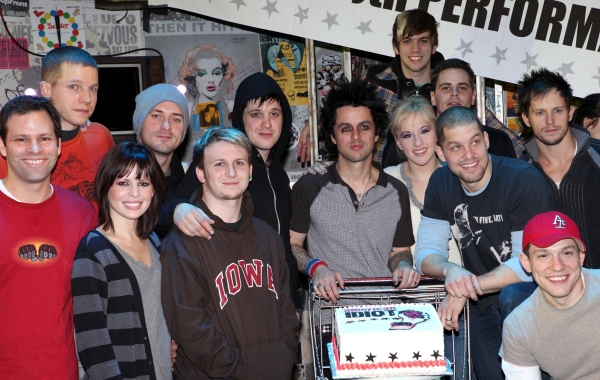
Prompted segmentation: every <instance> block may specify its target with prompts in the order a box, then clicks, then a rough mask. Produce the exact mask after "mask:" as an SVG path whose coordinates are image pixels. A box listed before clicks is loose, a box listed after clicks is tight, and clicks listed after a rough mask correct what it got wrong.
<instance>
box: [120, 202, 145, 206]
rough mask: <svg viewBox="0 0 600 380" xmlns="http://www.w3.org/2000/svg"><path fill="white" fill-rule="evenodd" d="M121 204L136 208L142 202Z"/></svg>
mask: <svg viewBox="0 0 600 380" xmlns="http://www.w3.org/2000/svg"><path fill="white" fill-rule="evenodd" d="M123 204H124V205H125V206H127V207H137V206H139V205H141V204H142V202H123Z"/></svg>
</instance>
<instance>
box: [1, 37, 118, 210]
mask: <svg viewBox="0 0 600 380" xmlns="http://www.w3.org/2000/svg"><path fill="white" fill-rule="evenodd" d="M40 95H42V96H43V97H45V98H48V99H50V101H51V102H52V105H54V107H56V109H57V110H58V113H59V115H60V122H61V129H62V136H61V139H62V153H61V154H60V157H59V158H58V163H57V164H56V168H55V169H54V171H53V172H52V176H51V181H52V184H54V185H57V186H60V187H62V188H65V189H67V190H71V191H72V192H74V193H76V194H79V195H81V196H82V197H84V198H86V199H87V200H89V201H90V202H92V203H93V204H94V206H95V207H97V205H96V202H95V201H94V199H93V193H94V177H95V176H96V171H97V170H98V167H99V166H100V162H101V161H102V159H103V158H104V155H105V154H106V152H108V151H109V150H110V148H112V147H113V146H115V143H114V141H113V138H112V136H111V134H110V132H109V131H108V129H107V128H106V127H105V126H103V125H102V124H98V123H90V121H89V117H90V116H92V113H93V112H94V109H95V108H96V101H97V100H98V65H97V64H96V61H95V60H94V58H93V57H92V56H91V55H90V54H89V53H87V52H86V51H85V50H82V49H79V48H76V47H72V46H63V47H60V48H58V49H54V50H52V51H50V52H49V53H48V54H46V56H45V57H44V59H43V60H42V82H41V83H40ZM6 173H7V164H6V161H5V160H0V178H4V177H6Z"/></svg>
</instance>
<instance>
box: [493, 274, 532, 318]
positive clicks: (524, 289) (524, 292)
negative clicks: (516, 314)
mask: <svg viewBox="0 0 600 380" xmlns="http://www.w3.org/2000/svg"><path fill="white" fill-rule="evenodd" d="M537 287H538V286H537V284H536V283H535V282H517V283H516V284H512V285H508V286H507V287H506V288H504V289H502V291H501V292H500V297H499V298H498V304H499V307H500V318H501V320H502V323H503V324H504V320H505V319H506V317H508V315H509V314H510V313H511V312H512V311H513V310H515V309H516V308H517V306H519V305H520V304H521V303H523V301H525V300H526V299H527V298H529V296H530V295H531V294H532V293H533V292H534V291H535V290H536V289H537Z"/></svg>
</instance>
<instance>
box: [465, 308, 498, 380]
mask: <svg viewBox="0 0 600 380" xmlns="http://www.w3.org/2000/svg"><path fill="white" fill-rule="evenodd" d="M469 317H470V319H471V320H470V322H469V327H470V328H471V331H470V333H471V362H472V365H473V369H474V370H475V374H476V375H477V378H478V379H485V380H503V379H504V376H503V374H502V368H501V365H500V356H498V352H499V351H500V345H501V344H502V319H501V317H500V310H499V306H498V302H496V303H494V304H493V305H492V306H490V307H489V308H488V309H487V310H486V311H485V313H483V314H482V315H478V314H476V313H475V311H474V310H473V308H471V309H470V313H469Z"/></svg>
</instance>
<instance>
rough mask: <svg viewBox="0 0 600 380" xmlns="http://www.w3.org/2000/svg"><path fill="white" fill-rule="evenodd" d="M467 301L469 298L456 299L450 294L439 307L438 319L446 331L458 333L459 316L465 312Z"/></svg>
mask: <svg viewBox="0 0 600 380" xmlns="http://www.w3.org/2000/svg"><path fill="white" fill-rule="evenodd" d="M467 300H468V298H467V297H454V296H451V295H450V294H448V295H447V296H446V298H445V299H444V300H443V301H442V303H441V304H440V306H438V309H437V313H438V317H440V320H441V321H442V324H443V325H444V328H445V329H446V330H452V329H454V330H456V331H458V328H459V325H458V316H459V315H460V313H461V312H462V311H463V310H464V308H465V304H466V303H467Z"/></svg>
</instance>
